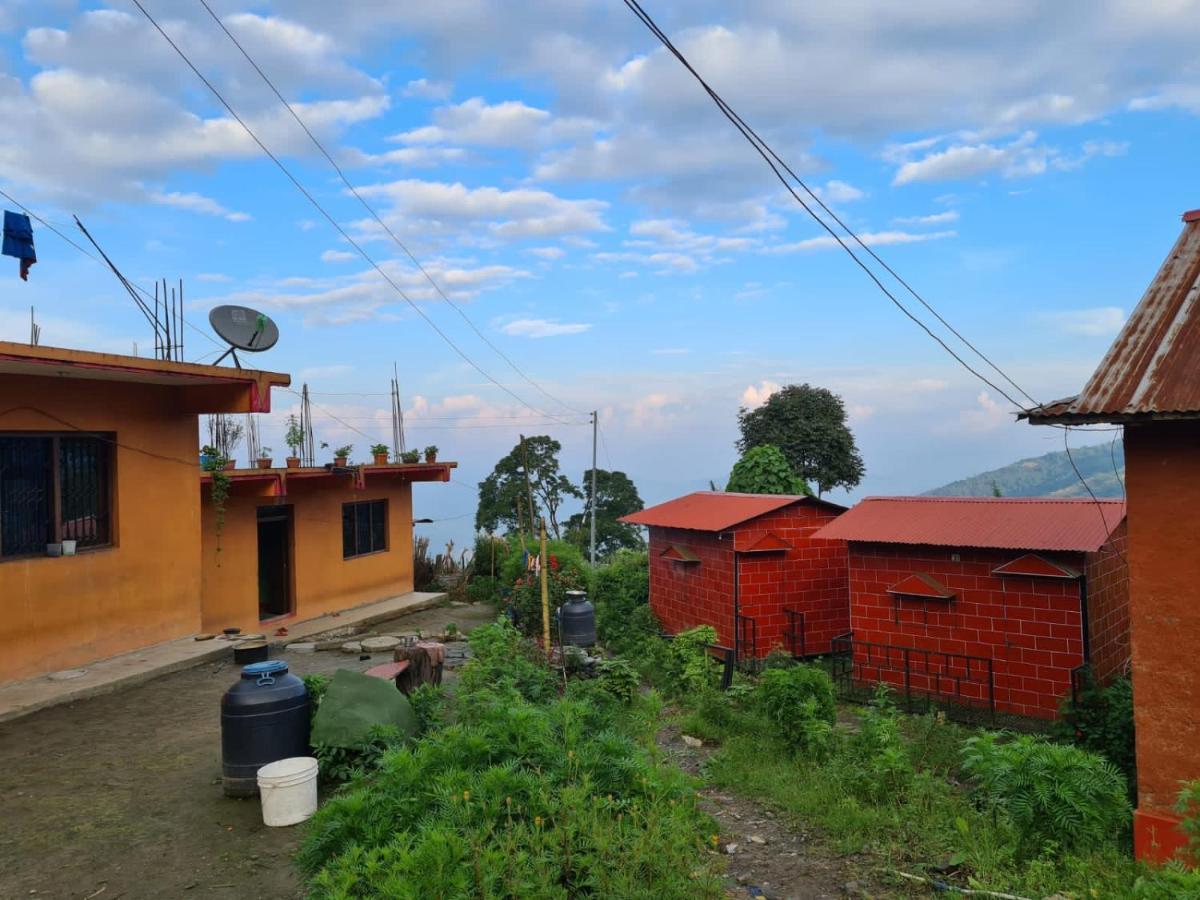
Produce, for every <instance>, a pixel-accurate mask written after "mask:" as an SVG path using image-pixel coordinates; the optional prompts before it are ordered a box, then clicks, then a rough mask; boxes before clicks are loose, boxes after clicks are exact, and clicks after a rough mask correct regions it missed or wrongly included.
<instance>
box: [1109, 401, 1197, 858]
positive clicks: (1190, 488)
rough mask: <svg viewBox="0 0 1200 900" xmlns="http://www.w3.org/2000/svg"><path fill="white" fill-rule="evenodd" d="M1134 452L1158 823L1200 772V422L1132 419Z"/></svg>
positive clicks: (1144, 789) (1140, 753)
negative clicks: (1199, 645)
mask: <svg viewBox="0 0 1200 900" xmlns="http://www.w3.org/2000/svg"><path fill="white" fill-rule="evenodd" d="M1125 459H1126V463H1125V465H1126V490H1127V494H1128V509H1129V569H1130V571H1129V581H1130V631H1131V637H1132V646H1133V692H1134V715H1135V719H1136V724H1137V766H1138V813H1139V815H1140V816H1141V817H1142V818H1143V819H1145V820H1146V821H1150V819H1151V818H1152V817H1153V816H1154V813H1156V812H1159V813H1161V812H1164V811H1169V810H1170V809H1171V807H1172V806H1173V805H1174V803H1175V798H1176V796H1177V794H1178V793H1179V783H1180V782H1181V781H1184V780H1191V779H1197V778H1200V750H1198V749H1197V748H1200V667H1198V666H1197V665H1196V648H1195V637H1196V636H1197V635H1200V552H1198V551H1197V536H1200V423H1198V422H1152V423H1146V424H1141V425H1130V426H1127V427H1126V429H1125ZM1140 824H1141V823H1139V827H1138V828H1135V838H1136V837H1143V838H1144V837H1145V832H1146V829H1144V828H1141V827H1140ZM1157 840H1159V841H1160V842H1163V841H1164V836H1162V835H1160V836H1159V837H1158V838H1157ZM1138 850H1139V855H1140V856H1146V855H1147V852H1146V851H1147V847H1146V846H1144V845H1143V846H1139V847H1138Z"/></svg>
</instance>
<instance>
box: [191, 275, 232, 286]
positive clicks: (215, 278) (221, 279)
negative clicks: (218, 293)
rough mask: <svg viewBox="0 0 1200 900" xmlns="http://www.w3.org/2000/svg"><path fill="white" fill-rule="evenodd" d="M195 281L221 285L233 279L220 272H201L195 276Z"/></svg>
mask: <svg viewBox="0 0 1200 900" xmlns="http://www.w3.org/2000/svg"><path fill="white" fill-rule="evenodd" d="M196 280H197V281H209V282H213V283H215V284H223V283H225V282H228V281H233V278H231V277H230V276H228V275H225V274H223V273H221V272H201V273H200V274H199V275H197V276H196Z"/></svg>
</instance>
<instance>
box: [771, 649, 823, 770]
mask: <svg viewBox="0 0 1200 900" xmlns="http://www.w3.org/2000/svg"><path fill="white" fill-rule="evenodd" d="M757 695H758V700H759V703H760V705H761V707H762V710H763V713H764V714H765V716H766V718H767V719H768V720H769V721H770V723H771V725H772V726H773V727H774V728H775V729H776V731H777V733H778V736H779V738H780V740H782V742H783V743H784V744H785V745H786V746H787V747H788V748H789V749H790V750H792V751H793V752H795V753H802V754H804V755H806V756H811V757H814V758H816V759H823V758H824V757H825V756H827V755H828V753H829V750H830V749H831V745H832V740H833V723H834V721H836V719H837V706H836V704H835V702H834V696H833V681H832V680H831V679H830V677H829V675H828V673H826V672H825V670H824V669H820V668H818V667H817V666H812V665H797V666H791V667H789V668H786V669H767V670H766V671H764V672H763V673H762V677H761V678H760V679H759V684H758V692H757Z"/></svg>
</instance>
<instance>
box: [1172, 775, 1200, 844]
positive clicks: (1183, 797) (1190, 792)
mask: <svg viewBox="0 0 1200 900" xmlns="http://www.w3.org/2000/svg"><path fill="white" fill-rule="evenodd" d="M1175 809H1176V811H1177V812H1178V813H1179V815H1180V816H1182V819H1181V820H1180V822H1179V827H1180V828H1181V829H1182V830H1183V833H1184V834H1186V835H1187V837H1188V844H1189V845H1190V846H1191V851H1192V855H1193V856H1194V857H1195V858H1196V859H1197V860H1200V781H1189V782H1188V783H1187V784H1185V785H1184V786H1183V790H1182V791H1180V792H1179V800H1178V801H1177V802H1176V804H1175Z"/></svg>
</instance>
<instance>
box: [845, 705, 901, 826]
mask: <svg viewBox="0 0 1200 900" xmlns="http://www.w3.org/2000/svg"><path fill="white" fill-rule="evenodd" d="M899 716H900V714H899V712H898V711H897V709H896V705H895V704H894V703H893V702H892V697H891V690H890V689H889V688H888V687H887V685H884V684H880V685H879V686H878V688H877V689H876V691H875V696H874V698H873V699H872V700H871V703H870V704H869V705H868V706H867V708H866V709H865V710H864V711H863V715H862V721H861V725H860V727H859V729H858V731H857V732H856V733H854V734H851V735H850V737H849V738H848V739H847V741H846V750H845V754H844V755H843V760H842V761H843V763H845V764H846V766H845V778H846V782H847V784H848V785H849V786H850V789H851V790H852V791H853V792H854V793H855V794H856V795H857V796H858V797H861V798H862V799H864V800H869V801H871V802H873V803H895V802H900V801H902V800H903V799H904V798H905V796H906V795H907V793H908V789H909V786H910V785H911V784H912V780H913V778H914V777H915V775H916V770H915V769H914V767H913V762H912V759H911V758H910V757H909V754H908V748H907V746H906V745H905V742H904V739H903V736H902V735H901V732H900V721H899Z"/></svg>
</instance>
